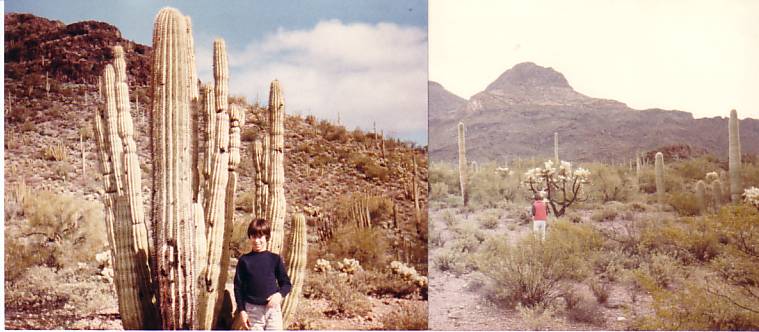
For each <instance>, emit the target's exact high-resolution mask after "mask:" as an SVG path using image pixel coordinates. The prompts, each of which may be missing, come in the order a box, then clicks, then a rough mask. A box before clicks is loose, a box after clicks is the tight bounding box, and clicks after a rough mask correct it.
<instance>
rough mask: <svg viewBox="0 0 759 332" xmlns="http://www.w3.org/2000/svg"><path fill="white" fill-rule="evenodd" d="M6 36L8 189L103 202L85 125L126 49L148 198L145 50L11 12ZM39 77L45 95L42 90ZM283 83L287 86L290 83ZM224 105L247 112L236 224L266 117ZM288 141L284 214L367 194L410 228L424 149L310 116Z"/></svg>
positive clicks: (112, 34) (107, 35)
mask: <svg viewBox="0 0 759 332" xmlns="http://www.w3.org/2000/svg"><path fill="white" fill-rule="evenodd" d="M5 31H6V34H5V61H6V62H5V73H6V76H5V92H6V109H5V121H4V122H5V182H6V188H8V186H9V184H14V183H18V182H20V181H24V182H25V183H26V184H27V185H28V186H29V187H31V188H32V189H33V190H50V191H54V192H59V193H64V194H71V195H74V196H77V197H83V198H85V199H87V200H95V201H101V198H100V195H102V194H103V191H102V188H103V184H102V180H101V176H100V174H99V170H98V169H99V167H98V161H97V153H96V147H95V142H94V139H93V137H92V136H93V134H92V122H91V119H92V117H93V114H94V113H95V110H96V109H97V108H98V107H99V106H100V103H101V102H102V100H101V99H100V97H99V95H98V87H97V76H98V75H99V74H100V72H101V70H102V68H104V66H105V65H106V64H107V63H108V62H110V61H111V58H112V55H111V50H110V47H111V46H114V45H119V44H120V45H122V46H124V48H125V50H126V51H127V53H126V55H127V60H128V63H127V70H128V75H129V82H130V84H129V85H130V99H132V103H131V106H132V117H133V119H134V123H135V127H136V128H135V130H136V133H135V139H136V141H137V144H138V146H139V151H138V154H139V156H140V162H141V164H142V170H143V181H142V185H143V192H144V193H145V194H146V195H145V196H144V197H150V196H149V195H147V193H148V192H149V187H148V186H149V185H150V181H149V174H150V173H148V172H149V171H150V168H151V156H150V153H149V137H148V129H149V128H148V121H147V109H148V106H149V104H148V98H147V96H146V95H147V87H146V86H145V85H146V82H147V80H148V79H147V77H148V75H149V56H150V54H151V49H150V47H149V46H145V45H140V44H136V43H134V42H132V41H128V40H124V39H122V38H121V33H120V32H119V30H118V29H117V28H115V27H114V26H112V25H109V24H106V23H102V22H94V21H86V22H78V23H74V24H69V25H64V24H63V23H61V22H58V21H51V20H47V19H45V18H40V17H36V16H33V15H30V14H15V13H10V14H6V15H5ZM46 72H47V73H49V79H50V88H49V89H46V87H45V78H44V75H45V73H46ZM29 77H33V78H34V79H30V78H29ZM282 84H283V85H284V86H285V87H286V86H287V82H282ZM285 97H287V96H285ZM137 98H139V103H137V102H136V99H137ZM231 100H232V101H233V102H236V103H238V104H242V105H244V106H245V107H246V108H247V112H246V113H247V114H246V119H247V120H246V124H245V126H244V127H243V128H242V140H243V142H242V144H243V148H242V160H243V161H242V163H241V166H240V168H241V170H240V173H241V174H240V182H239V184H238V208H239V210H238V220H243V219H245V218H249V212H250V211H249V209H250V204H251V200H250V198H251V193H252V191H253V179H252V175H253V167H252V154H251V153H252V140H253V138H254V137H255V136H256V133H257V132H258V131H259V130H260V129H261V128H262V127H265V126H266V123H265V118H266V117H265V115H264V111H265V110H264V109H263V108H262V107H258V106H257V105H249V104H247V103H246V102H245V101H244V98H238V97H235V98H231ZM286 111H287V110H286ZM285 135H286V136H285V177H286V182H285V191H286V197H287V204H288V212H294V211H298V210H300V211H302V210H307V211H311V212H313V211H315V210H322V211H328V210H329V209H330V208H332V207H334V206H335V205H336V204H338V203H339V200H340V199H342V198H344V196H343V195H346V194H349V193H353V192H368V193H372V194H375V195H381V196H384V197H388V198H390V199H392V200H393V201H394V202H395V203H396V204H398V211H397V213H398V219H399V221H401V223H402V224H404V223H405V224H406V226H404V227H405V228H408V230H409V232H411V231H412V230H413V229H415V226H414V225H411V224H409V223H412V221H413V220H414V215H415V214H414V207H413V206H414V202H413V199H412V197H411V196H410V194H409V186H410V183H411V182H410V181H411V180H410V179H411V178H412V176H413V167H412V156H416V159H417V162H418V163H419V167H418V170H419V173H420V174H419V176H420V181H421V182H420V186H419V187H420V190H421V197H422V198H424V197H426V195H427V194H426V188H427V185H426V184H425V183H426V181H427V167H426V165H427V162H426V159H427V158H426V151H424V149H420V148H416V147H414V146H413V144H411V143H406V142H400V141H399V140H397V139H391V138H388V139H384V144H381V142H382V139H379V138H378V137H377V136H378V135H373V134H372V133H365V132H362V131H359V130H354V131H348V130H346V129H345V128H344V127H342V126H338V125H334V124H332V123H329V122H327V121H320V120H318V119H315V118H313V117H307V118H303V117H300V116H286V120H285ZM80 137H83V142H82V145H80ZM382 147H384V153H383V151H382V149H381V148H382ZM48 148H60V149H61V150H62V158H63V160H53V159H59V158H51V157H50V156H48V155H46V154H45V150H46V149H48ZM82 149H83V150H84V161H83V158H82V151H81V150H82ZM83 168H84V169H83ZM423 201H425V200H423Z"/></svg>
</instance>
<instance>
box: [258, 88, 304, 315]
mask: <svg viewBox="0 0 759 332" xmlns="http://www.w3.org/2000/svg"><path fill="white" fill-rule="evenodd" d="M268 119H269V132H268V133H264V134H263V135H262V136H261V137H260V138H259V139H257V140H256V142H254V145H253V164H254V167H255V169H256V176H255V180H254V182H253V183H254V185H255V187H256V188H255V192H256V199H255V202H256V203H255V204H256V206H255V209H254V211H255V213H256V215H257V216H260V217H265V218H266V219H267V220H269V221H270V222H271V225H272V227H271V229H272V231H271V237H270V241H269V243H268V244H267V246H268V248H267V249H268V250H269V251H271V252H273V253H276V254H279V253H281V251H282V245H283V243H284V235H285V233H284V229H285V212H286V206H285V204H286V202H285V191H284V181H285V172H284V169H285V167H284V119H285V101H284V97H283V95H282V90H281V88H280V85H279V81H277V80H274V81H273V82H272V83H271V87H270V89H269V108H268ZM292 222H293V228H292V231H291V232H292V233H291V240H290V247H289V248H288V252H287V257H285V258H286V260H287V262H288V264H287V265H288V273H289V274H290V278H291V281H292V284H293V289H292V291H291V293H290V294H289V295H288V296H287V297H286V298H285V301H284V303H283V314H284V318H285V327H287V324H289V322H290V320H291V319H292V315H293V313H294V312H295V308H296V306H297V303H298V298H299V297H300V293H301V287H302V285H303V280H304V278H305V273H306V263H305V262H306V255H307V241H306V225H305V216H303V215H296V216H295V217H294V218H293V220H292Z"/></svg>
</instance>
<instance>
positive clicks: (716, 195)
mask: <svg viewBox="0 0 759 332" xmlns="http://www.w3.org/2000/svg"><path fill="white" fill-rule="evenodd" d="M712 196H713V197H712V198H713V199H714V211H715V212H716V211H719V207H720V206H721V205H722V196H723V194H722V181H720V180H719V179H717V180H714V181H712Z"/></svg>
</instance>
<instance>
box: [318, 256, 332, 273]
mask: <svg viewBox="0 0 759 332" xmlns="http://www.w3.org/2000/svg"><path fill="white" fill-rule="evenodd" d="M329 271H332V264H330V263H329V261H328V260H326V259H322V258H319V259H317V260H316V265H315V266H314V272H329Z"/></svg>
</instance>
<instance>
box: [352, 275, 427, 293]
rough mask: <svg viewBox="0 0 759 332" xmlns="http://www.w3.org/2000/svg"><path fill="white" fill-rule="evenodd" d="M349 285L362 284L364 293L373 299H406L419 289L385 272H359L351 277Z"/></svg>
mask: <svg viewBox="0 0 759 332" xmlns="http://www.w3.org/2000/svg"><path fill="white" fill-rule="evenodd" d="M351 283H352V284H363V285H364V286H363V287H364V288H365V289H364V290H363V291H364V293H365V294H366V295H371V296H375V297H385V296H392V297H395V298H408V297H410V296H411V295H413V294H418V293H419V287H418V286H417V285H415V284H414V283H413V282H409V281H408V280H404V279H403V278H401V277H400V276H397V275H393V274H392V273H390V272H387V271H360V272H357V273H356V274H355V275H354V276H353V278H352V279H351Z"/></svg>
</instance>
